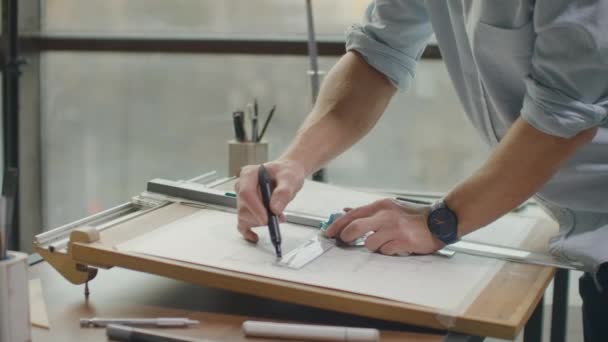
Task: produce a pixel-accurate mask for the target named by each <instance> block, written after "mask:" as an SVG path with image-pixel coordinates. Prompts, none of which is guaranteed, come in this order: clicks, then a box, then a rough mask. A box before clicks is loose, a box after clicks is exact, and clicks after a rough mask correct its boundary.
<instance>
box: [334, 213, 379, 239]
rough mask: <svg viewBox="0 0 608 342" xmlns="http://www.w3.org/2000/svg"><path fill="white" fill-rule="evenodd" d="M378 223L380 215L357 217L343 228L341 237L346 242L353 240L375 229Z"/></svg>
mask: <svg viewBox="0 0 608 342" xmlns="http://www.w3.org/2000/svg"><path fill="white" fill-rule="evenodd" d="M378 224H379V220H378V217H375V216H371V217H365V218H360V219H356V220H354V221H352V222H351V223H349V224H348V225H347V226H346V227H345V228H344V229H343V230H342V232H341V233H340V239H341V240H342V241H344V242H346V243H350V242H353V241H355V240H356V239H358V238H360V237H361V236H363V235H365V234H366V233H367V232H371V231H375V230H376V229H375V228H376V227H377V225H378Z"/></svg>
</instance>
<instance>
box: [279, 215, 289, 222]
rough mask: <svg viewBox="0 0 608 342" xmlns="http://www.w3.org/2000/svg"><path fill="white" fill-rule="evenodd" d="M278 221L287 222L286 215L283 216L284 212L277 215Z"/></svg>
mask: <svg viewBox="0 0 608 342" xmlns="http://www.w3.org/2000/svg"><path fill="white" fill-rule="evenodd" d="M279 222H280V223H285V222H287V216H285V214H283V213H281V215H279Z"/></svg>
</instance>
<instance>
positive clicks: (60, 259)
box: [35, 227, 99, 285]
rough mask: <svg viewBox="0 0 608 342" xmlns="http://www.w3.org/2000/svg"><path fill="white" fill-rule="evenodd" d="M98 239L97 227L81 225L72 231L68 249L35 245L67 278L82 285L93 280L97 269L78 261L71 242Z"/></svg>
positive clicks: (86, 241) (45, 258) (89, 241)
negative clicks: (62, 249)
mask: <svg viewBox="0 0 608 342" xmlns="http://www.w3.org/2000/svg"><path fill="white" fill-rule="evenodd" d="M97 241H99V232H98V231H97V230H96V229H95V228H93V227H81V228H77V229H75V230H74V231H72V232H71V233H70V243H69V245H68V249H67V251H58V250H52V251H51V250H49V249H48V248H46V247H42V246H39V245H35V249H36V252H38V254H40V256H41V257H42V258H44V260H46V261H47V262H48V263H49V264H50V265H51V266H53V268H55V269H56V270H57V271H58V272H59V273H60V274H61V275H63V277H64V278H65V279H67V280H68V281H69V282H70V283H72V284H74V285H80V284H84V283H86V282H88V281H91V280H93V279H94V278H95V276H96V275H97V269H95V268H92V267H89V266H88V265H87V264H84V263H78V262H76V261H75V260H74V258H73V256H72V253H71V252H72V248H71V244H72V243H73V242H81V243H92V242H97Z"/></svg>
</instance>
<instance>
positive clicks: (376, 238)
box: [365, 229, 395, 252]
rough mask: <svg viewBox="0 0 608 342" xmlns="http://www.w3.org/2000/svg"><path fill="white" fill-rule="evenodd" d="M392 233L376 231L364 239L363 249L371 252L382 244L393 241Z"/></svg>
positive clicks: (381, 230)
mask: <svg viewBox="0 0 608 342" xmlns="http://www.w3.org/2000/svg"><path fill="white" fill-rule="evenodd" d="M394 239H395V237H394V234H393V232H391V231H389V230H383V229H378V230H376V232H375V233H373V234H372V235H370V236H368V237H367V239H365V248H367V249H369V250H370V251H372V252H375V251H377V250H379V249H380V247H382V246H383V245H384V244H386V243H388V242H390V241H392V240H394Z"/></svg>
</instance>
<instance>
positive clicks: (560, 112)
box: [521, 78, 608, 138]
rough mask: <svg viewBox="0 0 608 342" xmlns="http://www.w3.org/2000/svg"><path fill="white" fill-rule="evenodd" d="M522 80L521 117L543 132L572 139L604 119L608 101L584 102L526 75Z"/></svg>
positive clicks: (606, 113) (607, 110) (607, 112)
mask: <svg viewBox="0 0 608 342" xmlns="http://www.w3.org/2000/svg"><path fill="white" fill-rule="evenodd" d="M525 83H526V95H525V97H524V102H523V107H522V110H521V116H522V117H523V118H524V119H526V121H528V123H530V125H532V126H533V127H534V128H536V129H538V130H540V131H542V132H544V133H547V134H550V135H554V136H558V137H562V138H572V137H574V136H575V135H577V134H578V133H580V132H581V131H584V130H586V129H589V128H592V127H596V126H598V125H600V124H602V123H603V122H605V121H606V118H607V116H608V103H605V104H594V103H585V102H583V101H580V100H577V99H574V98H572V97H569V96H568V95H566V94H564V93H563V92H560V91H559V90H557V89H552V88H549V87H545V86H543V85H541V84H539V83H538V82H536V81H535V80H533V79H531V78H527V79H526V80H525Z"/></svg>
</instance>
